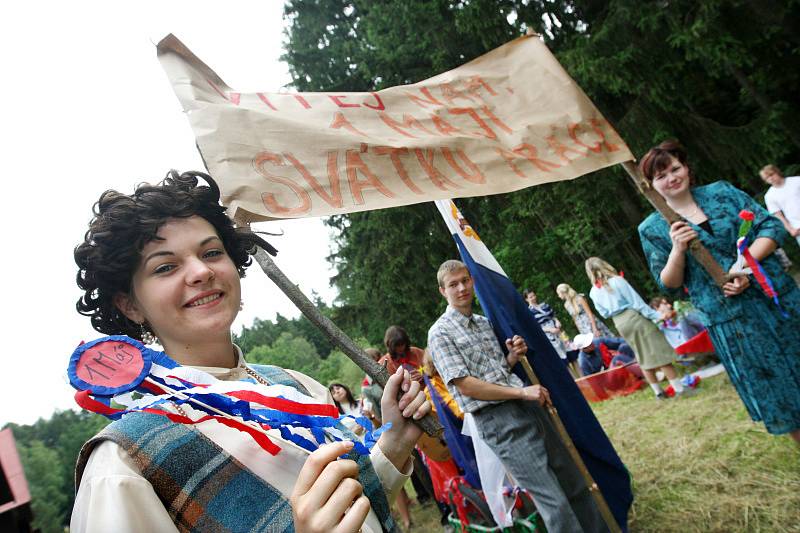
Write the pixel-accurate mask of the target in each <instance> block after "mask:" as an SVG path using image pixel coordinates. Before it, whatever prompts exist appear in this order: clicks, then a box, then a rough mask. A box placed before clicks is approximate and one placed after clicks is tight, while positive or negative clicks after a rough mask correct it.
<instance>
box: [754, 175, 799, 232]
mask: <svg viewBox="0 0 800 533" xmlns="http://www.w3.org/2000/svg"><path fill="white" fill-rule="evenodd" d="M759 175H760V176H761V179H762V180H764V181H765V182H766V183H768V184H769V186H770V187H769V190H768V191H767V193H766V194H765V195H764V201H765V202H766V204H767V211H769V213H770V214H771V215H774V216H775V217H777V218H778V220H780V221H781V222H783V227H785V228H786V231H788V232H789V235H791V236H792V237H794V238H795V239H796V240H797V244H800V176H789V177H788V178H787V177H784V176H783V173H782V172H781V170H780V169H779V168H778V167H776V166H775V165H767V166H765V167H764V168H762V169H761V172H759Z"/></svg>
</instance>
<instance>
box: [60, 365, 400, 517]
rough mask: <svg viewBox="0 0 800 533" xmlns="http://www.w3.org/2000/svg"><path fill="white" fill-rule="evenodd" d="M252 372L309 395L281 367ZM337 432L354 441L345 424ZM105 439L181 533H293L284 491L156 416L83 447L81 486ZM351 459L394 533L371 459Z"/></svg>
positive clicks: (127, 421)
mask: <svg viewBox="0 0 800 533" xmlns="http://www.w3.org/2000/svg"><path fill="white" fill-rule="evenodd" d="M252 368H253V369H254V370H255V371H256V372H258V373H259V374H260V375H261V376H262V377H264V378H265V379H266V380H267V381H268V382H269V383H271V384H282V385H288V386H292V387H295V388H296V389H298V390H299V391H300V392H303V393H304V394H308V391H307V390H306V389H305V387H303V385H302V384H300V383H298V382H297V380H295V379H294V378H293V377H292V376H291V375H290V374H289V373H288V372H286V371H285V370H283V369H282V368H279V367H274V366H266V365H252ZM338 429H340V430H341V431H343V432H345V433H347V434H348V436H350V437H351V438H356V437H355V436H354V435H352V434H349V431H348V430H347V429H346V428H344V427H343V426H342V425H341V424H339V427H338ZM104 440H111V441H113V442H115V443H116V444H117V445H119V446H120V447H122V448H123V449H124V450H125V451H126V452H127V453H128V454H129V455H130V456H131V458H132V459H133V461H134V463H136V465H137V467H138V468H139V471H140V472H141V474H142V476H143V477H144V478H145V479H147V480H148V481H149V482H150V484H151V485H152V486H153V489H154V490H155V492H156V494H157V495H158V497H159V499H160V500H161V501H162V503H163V504H164V507H165V508H166V509H167V511H168V512H169V515H170V517H171V518H172V520H173V521H174V522H175V526H176V527H177V528H178V530H179V531H186V532H204V531H214V532H224V531H270V532H291V531H294V522H293V519H292V509H291V506H290V505H289V501H288V500H287V499H286V498H285V497H284V496H283V494H281V493H280V491H278V490H277V489H275V488H274V487H272V486H271V485H270V484H269V483H268V482H267V481H265V480H263V479H261V478H260V477H258V476H256V475H255V474H253V473H252V472H251V471H250V470H248V469H247V467H245V466H244V465H243V464H242V463H240V462H239V461H238V460H236V459H235V458H234V457H232V456H231V455H230V454H228V453H227V452H226V451H224V450H223V449H222V448H220V447H219V446H218V445H217V444H216V443H215V442H213V441H212V440H211V439H209V438H208V437H206V436H205V435H203V434H202V433H200V432H199V431H197V430H196V429H194V428H193V427H191V426H184V425H182V424H175V423H173V422H171V421H169V420H168V419H167V418H165V417H163V416H158V415H154V414H149V413H131V414H128V415H126V416H124V417H123V418H122V419H120V420H117V421H115V422H113V423H111V424H110V425H108V426H107V427H106V428H105V429H104V430H103V431H101V432H100V433H98V434H97V435H96V436H94V437H93V438H92V439H90V440H89V441H88V442H87V443H86V444H84V446H83V448H82V449H81V452H80V455H79V457H78V463H77V465H76V470H75V486H76V487H78V486H80V481H81V476H82V474H83V470H84V468H85V467H86V462H87V461H88V460H89V456H90V455H91V453H92V450H93V449H94V447H95V446H96V445H97V444H99V443H100V442H102V441H104ZM349 458H350V459H352V460H354V461H356V462H357V463H358V466H359V475H358V478H359V482H360V483H361V485H362V486H363V487H364V494H365V495H366V496H367V497H368V498H369V500H370V504H371V505H372V509H373V511H375V513H376V515H377V516H378V518H379V519H380V522H381V525H382V526H383V530H384V531H387V532H394V531H396V530H397V526H396V524H395V522H394V519H393V518H392V516H391V513H390V512H389V504H388V501H387V499H386V494H385V492H384V490H383V486H382V485H381V482H380V480H379V479H378V476H377V474H376V473H375V469H374V468H373V466H372V461H371V460H370V458H369V456H365V455H360V456H357V455H355V454H352V453H351V454H350V457H349Z"/></svg>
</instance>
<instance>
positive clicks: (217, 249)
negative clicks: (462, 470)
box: [71, 171, 429, 532]
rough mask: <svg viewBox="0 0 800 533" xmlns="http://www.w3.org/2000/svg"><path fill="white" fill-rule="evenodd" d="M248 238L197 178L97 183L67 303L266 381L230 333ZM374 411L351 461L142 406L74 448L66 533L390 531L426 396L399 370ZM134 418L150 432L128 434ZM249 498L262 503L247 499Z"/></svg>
mask: <svg viewBox="0 0 800 533" xmlns="http://www.w3.org/2000/svg"><path fill="white" fill-rule="evenodd" d="M201 181H204V182H205V184H201ZM257 242H263V241H260V239H259V238H258V237H257V236H255V235H254V234H253V233H251V232H250V231H249V230H246V229H242V228H236V227H235V226H234V225H233V223H232V222H231V220H230V219H229V218H228V217H227V215H226V214H225V208H224V207H223V206H221V205H220V204H219V189H218V188H217V185H216V184H215V183H214V181H213V180H212V179H211V178H210V177H209V176H207V175H205V174H203V173H200V172H187V173H183V174H179V173H177V172H175V171H171V172H170V173H169V174H168V175H167V177H166V179H164V181H163V182H161V183H159V184H158V185H146V184H144V185H140V186H139V187H137V188H136V191H135V192H134V193H133V194H132V195H125V194H122V193H119V192H117V191H106V192H105V193H103V194H102V196H101V197H100V200H99V201H98V202H97V204H96V205H95V208H94V217H93V219H92V221H91V223H90V225H89V231H87V233H86V235H85V238H84V241H83V242H82V243H81V244H80V245H79V246H78V247H77V248H76V249H75V261H76V263H77V264H78V268H79V271H78V276H77V282H78V286H79V287H80V288H81V289H82V290H83V291H84V295H83V296H82V297H81V299H80V300H79V301H78V303H77V308H78V312H79V313H81V314H83V315H86V316H89V317H90V318H91V321H92V325H93V326H94V328H95V329H97V330H98V331H100V332H102V333H106V334H110V335H114V334H124V335H128V336H130V337H134V338H136V339H139V340H143V341H145V342H148V341H151V340H153V339H154V338H155V339H157V340H158V342H159V343H160V344H161V346H163V348H164V351H165V353H166V354H168V355H169V356H170V357H171V358H172V359H174V360H176V361H177V362H178V363H180V364H181V365H183V366H188V367H195V368H198V369H199V370H202V371H204V372H207V373H209V374H211V375H213V376H214V377H216V378H217V379H219V380H242V379H249V380H250V381H253V380H255V381H256V382H258V383H262V384H264V385H268V384H271V383H270V381H269V379H268V377H265V375H264V373H263V370H262V369H260V368H261V367H250V366H249V365H247V363H246V361H244V358H243V355H242V353H241V351H240V350H239V348H238V347H237V346H236V345H234V344H233V343H232V342H231V331H230V328H231V324H232V323H233V321H234V319H235V318H236V315H237V313H238V312H239V308H240V303H241V293H240V291H241V286H240V277H241V276H243V275H244V271H245V268H246V267H247V266H248V265H249V264H250V256H249V254H248V250H252V249H253V247H254V246H255V245H256V243H257ZM272 372H273V373H274V372H279V373H281V374H280V375H281V376H285V380H288V381H289V382H291V383H294V384H295V386H296V387H298V388H301V389H303V390H306V391H307V392H308V394H309V395H310V396H312V397H313V398H315V400H316V401H317V402H318V403H328V404H332V403H333V402H332V399H331V397H330V395H329V394H328V390H327V388H326V387H324V386H323V385H321V384H319V383H317V382H316V381H314V380H313V379H311V378H309V377H307V376H304V375H302V374H300V373H298V372H294V371H292V370H285V371H284V370H282V369H274V370H273V371H272ZM272 377H274V374H272ZM401 391H404V392H403V394H402V396H401V397H400V399H399V400H398V399H397V396H398V393H400V392H401ZM381 407H382V410H383V413H384V419H385V421H387V422H391V423H392V427H391V429H389V430H387V431H386V432H385V433H383V435H382V436H381V438H380V439H379V440H378V443H377V444H376V445H375V446H374V447H373V449H372V453H371V455H370V456H369V457H368V458H365V457H362V459H361V460H359V463H356V462H354V461H351V460H337V458H339V457H340V456H342V455H343V454H345V453H348V452H349V451H350V450H351V449H352V447H353V446H352V443H345V442H336V443H329V444H326V445H324V446H321V447H320V448H319V449H318V450H317V451H315V452H313V453H311V454H310V455H309V453H308V452H306V451H305V450H304V449H302V448H300V447H299V446H296V445H294V444H293V443H291V442H290V441H287V440H284V439H283V438H282V437H283V436H282V435H281V433H280V432H278V431H276V430H271V431H270V432H269V433H270V439H272V440H273V441H275V442H276V443H278V444H279V446H280V448H281V450H280V452H279V453H278V454H277V455H274V456H272V455H270V454H267V453H265V452H264V451H263V450H262V449H261V448H260V447H259V446H258V444H257V443H256V442H255V441H253V440H252V439H251V438H250V437H249V436H247V435H246V434H244V433H242V432H240V431H238V430H236V429H232V428H229V427H227V426H225V425H222V424H218V423H216V422H214V421H212V420H207V421H202V422H199V423H196V424H194V425H181V424H176V423H173V422H170V421H168V420H166V419H165V418H164V417H155V418H157V419H159V422H158V424H160V425H159V426H158V427H157V428H155V427H150V426H146V424H145V425H143V424H142V423H141V421H142V420H144V419H147V416H150V417H151V418H150V419H152V418H153V415H148V414H146V413H132V414H128V415H126V416H125V417H123V418H122V419H121V420H119V421H117V422H114V423H113V424H111V426H109V428H106V430H104V431H103V432H101V433H100V434H99V435H98V436H97V437H95V438H94V439H92V440H91V441H89V443H87V445H86V446H84V449H83V450H82V452H81V456H80V458H79V461H78V468H77V480H78V482H79V487H78V493H77V495H76V499H75V506H74V510H73V514H72V524H71V528H72V530H73V531H98V532H99V531H176V530H181V531H183V530H192V531H217V530H221V529H232V530H248V531H261V530H269V531H273V530H275V531H278V530H280V531H283V530H289V529H294V530H296V531H333V530H336V531H358V530H359V529H360V530H363V531H373V532H378V531H381V530H382V529H392V528H393V527H394V526H393V521H392V520H391V517H390V516H389V515H388V503H389V502H391V500H392V499H393V496H394V495H395V494H396V492H397V491H398V490H399V489H400V488H401V487H402V485H403V483H404V482H405V480H406V479H407V476H408V473H409V469H410V463H409V460H408V458H409V454H410V453H411V450H412V448H413V446H414V443H415V442H416V440H417V438H418V437H419V435H420V430H419V428H417V426H415V425H414V424H413V423H411V421H410V420H409V418H411V417H412V416H413V417H414V418H420V417H421V416H423V415H425V414H426V413H427V412H428V410H429V405H428V404H427V402H425V396H424V394H423V393H422V392H421V391H420V388H419V385H418V384H416V383H415V382H413V381H411V380H410V378H409V375H408V372H403V371H402V369H401V371H400V372H398V373H396V374H394V375H393V376H392V377H391V378H390V379H389V382H388V383H387V386H386V388H385V393H384V395H383V397H382V399H381ZM162 408H163V409H164V410H166V411H169V412H172V413H175V414H179V415H181V416H187V417H189V418H191V419H193V420H195V421H196V420H198V419H200V418H201V417H202V416H203V415H205V413H204V412H203V411H200V410H195V409H193V408H192V407H191V406H190V405H189V404H184V405H182V406H178V405H175V404H169V403H165V404H162ZM148 420H149V419H148ZM137 424H139V425H137ZM139 427H149V428H150V429H149V430H148V431H142V433H141V434H137V433H136V428H139ZM300 431H302V430H300ZM284 436H285V435H284ZM196 450H205V451H206V452H207V453H205V452H204V453H197V451H196ZM208 450H211V451H210V452H209V451H208ZM261 494H269V495H270V498H271V499H269V501H265V500H264V498H262V497H261V496H256V495H261ZM256 499H258V501H255V500H256Z"/></svg>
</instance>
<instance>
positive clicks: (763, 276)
mask: <svg viewBox="0 0 800 533" xmlns="http://www.w3.org/2000/svg"><path fill="white" fill-rule="evenodd" d="M739 218H741V219H742V224H741V225H740V226H739V237H738V239H736V249H737V251H738V253H739V256H740V257H741V258H743V259H744V261H745V262H746V263H747V266H748V267H750V270H751V271H752V273H753V277H754V278H756V281H758V284H759V286H760V287H761V290H763V291H764V294H766V295H767V296H768V297H770V298H772V301H773V302H775V305H776V306H778V311H780V313H781V316H783V318H789V315H788V314H787V313H786V311H784V310H783V308H782V307H781V304H780V302H779V301H778V293H777V292H775V287H774V286H773V285H772V280H770V279H769V276H768V275H767V273H766V272H765V271H764V268H763V267H762V266H761V264H760V263H759V262H758V261H757V260H756V258H755V257H753V255H752V254H751V253H750V248H749V242H748V234H749V233H750V229H751V228H752V227H753V220H754V219H755V215H754V214H753V212H752V211H748V210H747V209H742V210H741V211H740V212H739Z"/></svg>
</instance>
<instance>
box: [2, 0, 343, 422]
mask: <svg viewBox="0 0 800 533" xmlns="http://www.w3.org/2000/svg"><path fill="white" fill-rule="evenodd" d="M121 5H122V4H121V3H116V2H100V1H81V2H59V1H52V2H43V1H35V0H34V1H26V2H7V3H5V4H4V7H3V8H2V16H0V50H2V52H0V53H2V59H3V61H2V68H3V72H2V79H3V81H2V84H0V100H1V101H2V104H0V105H2V114H0V117H2V118H0V121H2V122H1V123H2V128H1V129H0V135H2V146H3V150H2V183H3V184H4V189H5V192H6V193H8V194H5V195H4V197H5V202H4V204H5V205H4V206H3V208H2V210H0V217H2V219H0V222H1V223H2V227H3V230H4V231H3V237H2V240H3V242H4V243H5V246H6V252H8V253H6V255H5V260H3V261H2V262H1V263H0V264H2V270H0V272H1V273H2V285H3V286H4V288H5V294H6V302H7V303H8V305H7V306H6V310H5V312H4V313H3V316H2V328H0V332H2V337H3V338H2V341H3V342H2V344H3V348H4V350H3V352H4V354H3V357H4V361H3V363H2V372H0V425H2V424H4V423H6V422H17V423H25V424H28V423H32V422H34V421H35V420H36V419H37V418H39V417H49V416H50V414H51V413H52V412H53V410H54V409H66V408H72V407H73V406H74V401H73V400H72V394H73V390H72V388H71V387H70V386H69V385H68V384H67V382H66V381H65V378H64V375H65V370H66V365H67V362H68V359H69V355H70V354H71V353H72V351H73V349H74V348H75V346H76V345H77V344H78V343H79V342H80V341H81V340H86V341H88V340H92V339H95V338H97V337H100V336H101V334H99V333H97V332H96V331H94V330H93V329H92V328H91V326H90V324H89V319H88V318H86V317H82V316H80V315H78V314H77V312H76V311H75V301H76V299H77V298H78V297H79V296H80V291H79V290H78V288H77V286H76V285H75V274H76V267H75V263H74V261H73V258H72V250H73V248H74V247H75V246H76V245H77V244H78V243H79V242H80V240H81V239H82V236H83V234H84V232H85V231H86V227H87V223H88V221H89V219H90V217H91V206H92V204H93V203H94V202H95V201H96V200H97V198H98V197H99V195H100V193H101V192H102V191H104V190H106V189H110V188H114V189H118V190H120V191H123V192H132V190H133V187H134V185H135V184H136V183H138V182H141V181H156V180H158V179H160V178H161V177H163V175H164V174H165V173H166V171H167V170H169V169H170V168H175V169H178V170H193V169H196V170H202V169H203V166H202V162H201V161H200V158H199V156H198V154H197V152H196V150H195V147H194V136H193V134H192V132H191V129H190V127H189V122H188V120H187V119H186V117H185V116H184V115H183V112H182V111H181V107H180V105H179V103H178V100H177V98H176V97H175V95H174V93H173V91H172V88H171V87H170V85H169V82H168V81H167V78H166V76H165V74H164V72H163V70H162V69H161V66H160V64H159V62H158V60H157V59H156V49H155V43H157V42H158V41H159V40H160V39H161V38H162V37H163V36H165V35H167V34H168V33H174V34H175V35H176V36H177V37H178V38H179V39H181V40H182V41H183V42H184V43H185V44H186V45H187V46H188V47H189V48H190V49H191V50H192V51H193V52H194V53H195V54H196V55H197V56H198V57H200V58H201V59H202V60H204V61H205V62H206V63H207V64H208V65H209V66H211V68H213V69H214V70H215V71H216V72H217V73H218V74H219V75H220V76H221V77H222V79H224V80H225V81H226V82H227V83H228V85H229V86H230V87H232V88H234V89H237V90H243V91H247V90H253V91H255V90H261V91H265V92H272V91H278V90H281V89H282V88H283V87H284V86H285V85H286V84H287V83H288V82H289V75H288V72H287V69H286V65H284V64H282V63H281V62H280V61H279V59H278V57H279V56H280V54H281V44H282V41H283V40H284V38H285V37H284V35H283V27H284V24H283V20H282V9H283V7H282V2H280V1H278V0H260V1H257V2H256V1H252V2H251V1H237V2H227V3H226V2H207V1H198V0H194V1H191V2H189V1H174V0H173V1H169V2H150V1H147V2H142V1H140V2H129V3H126V4H124V6H126V7H120V6H121ZM259 226H260V227H261V228H266V229H268V230H270V231H280V230H283V231H285V236H283V237H281V238H272V239H271V242H273V243H274V244H275V245H276V247H277V248H278V249H279V250H280V253H279V254H278V257H277V258H276V263H277V264H278V266H279V267H281V268H282V269H283V270H284V272H286V273H287V274H288V275H289V277H290V278H291V279H292V280H293V281H294V282H295V283H298V284H299V285H300V287H301V289H303V291H304V292H305V293H306V294H308V295H310V294H311V291H312V290H314V291H316V292H317V293H319V294H320V295H321V296H322V297H323V299H324V300H326V301H328V302H330V301H331V300H332V299H333V297H334V295H335V291H334V290H333V289H331V288H330V286H329V282H328V280H329V278H330V276H331V275H332V272H331V271H330V269H329V266H328V264H327V262H326V261H325V257H326V256H327V255H328V253H329V240H330V239H329V230H328V229H327V228H325V227H324V226H323V225H322V222H321V220H319V219H306V220H299V221H283V222H273V223H269V224H262V225H259ZM11 252H13V254H14V257H13V258H11V257H10V255H9V254H10V253H11ZM243 284H244V287H243V294H244V300H245V308H244V311H243V312H242V313H240V315H239V318H238V319H237V322H236V323H235V324H234V328H235V330H237V331H238V330H239V329H240V327H241V325H242V324H247V325H249V324H251V323H252V321H253V318H254V317H260V318H274V316H275V314H276V313H281V314H283V315H284V316H297V315H298V314H299V313H298V312H297V310H296V309H295V308H294V306H293V305H292V304H291V302H289V301H288V300H287V299H286V298H285V297H284V296H283V295H282V294H281V293H280V291H278V290H277V289H275V288H274V287H273V286H272V284H271V283H270V282H269V281H268V280H267V278H266V276H264V275H263V274H262V273H261V272H260V270H258V266H257V265H256V266H255V267H254V268H251V270H250V274H249V275H248V276H247V277H246V278H245V280H244V282H243Z"/></svg>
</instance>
